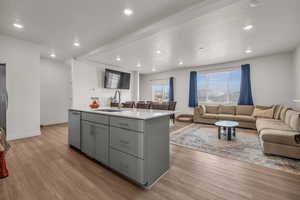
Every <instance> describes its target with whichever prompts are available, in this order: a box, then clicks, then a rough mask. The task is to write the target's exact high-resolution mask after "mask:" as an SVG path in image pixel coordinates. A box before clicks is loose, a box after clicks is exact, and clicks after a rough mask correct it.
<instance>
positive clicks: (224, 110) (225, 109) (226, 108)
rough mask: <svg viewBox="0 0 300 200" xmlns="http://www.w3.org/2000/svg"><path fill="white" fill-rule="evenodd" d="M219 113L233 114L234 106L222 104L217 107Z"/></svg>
mask: <svg viewBox="0 0 300 200" xmlns="http://www.w3.org/2000/svg"><path fill="white" fill-rule="evenodd" d="M219 114H229V115H235V106H223V105H221V106H220V107H219Z"/></svg>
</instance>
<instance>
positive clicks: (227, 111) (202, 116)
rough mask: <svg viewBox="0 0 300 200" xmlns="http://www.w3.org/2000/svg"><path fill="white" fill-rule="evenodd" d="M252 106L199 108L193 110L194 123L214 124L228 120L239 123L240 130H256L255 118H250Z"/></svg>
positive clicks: (203, 106)
mask: <svg viewBox="0 0 300 200" xmlns="http://www.w3.org/2000/svg"><path fill="white" fill-rule="evenodd" d="M253 110H254V106H223V105H220V106H205V105H202V106H199V107H197V108H195V109H194V122H198V123H205V124H214V123H215V122H217V121H221V120H229V121H237V122H239V124H240V125H239V126H240V127H242V128H252V129H255V128H256V125H255V123H256V118H255V117H253V116H252V113H253Z"/></svg>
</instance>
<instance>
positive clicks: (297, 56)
mask: <svg viewBox="0 0 300 200" xmlns="http://www.w3.org/2000/svg"><path fill="white" fill-rule="evenodd" d="M293 80H294V96H293V98H294V99H297V100H300V45H299V46H298V48H297V49H296V50H295V52H294V68H293ZM294 106H295V108H296V109H297V110H299V111H300V102H298V103H295V104H294Z"/></svg>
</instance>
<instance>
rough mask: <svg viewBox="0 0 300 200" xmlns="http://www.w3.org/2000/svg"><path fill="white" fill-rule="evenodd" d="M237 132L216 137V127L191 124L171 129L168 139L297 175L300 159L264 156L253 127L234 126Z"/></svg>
mask: <svg viewBox="0 0 300 200" xmlns="http://www.w3.org/2000/svg"><path fill="white" fill-rule="evenodd" d="M236 134H237V135H236V138H234V139H233V140H232V141H227V140H226V139H225V138H222V139H221V140H219V139H218V131H217V128H216V127H214V126H212V125H203V124H190V125H187V126H185V127H183V128H181V129H179V130H175V131H173V132H171V137H170V138H171V143H172V144H176V145H181V146H185V147H188V148H193V149H196V150H199V151H202V152H206V153H210V154H214V155H217V156H221V157H226V158H230V159H236V160H240V161H245V162H249V163H253V164H257V165H261V166H265V167H270V168H274V169H279V170H283V171H286V172H290V173H294V174H299V175H300V160H294V159H289V158H285V157H281V156H266V155H264V154H263V153H262V150H261V146H260V141H259V138H258V135H257V132H256V131H255V130H248V129H237V131H236ZM222 137H225V136H222Z"/></svg>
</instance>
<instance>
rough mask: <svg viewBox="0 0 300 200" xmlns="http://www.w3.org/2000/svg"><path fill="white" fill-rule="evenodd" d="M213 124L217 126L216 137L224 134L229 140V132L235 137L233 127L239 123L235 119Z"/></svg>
mask: <svg viewBox="0 0 300 200" xmlns="http://www.w3.org/2000/svg"><path fill="white" fill-rule="evenodd" d="M215 125H216V126H217V127H218V139H221V134H226V135H227V140H231V134H232V135H233V136H234V137H235V128H236V127H237V126H238V125H239V123H238V122H235V121H218V122H216V123H215ZM222 129H223V130H222Z"/></svg>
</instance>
